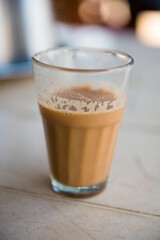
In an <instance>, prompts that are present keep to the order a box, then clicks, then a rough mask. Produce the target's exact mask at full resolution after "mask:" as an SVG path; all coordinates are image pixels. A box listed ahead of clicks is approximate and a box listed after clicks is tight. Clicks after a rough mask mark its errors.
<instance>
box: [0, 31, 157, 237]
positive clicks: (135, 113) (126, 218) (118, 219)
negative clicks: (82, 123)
mask: <svg viewBox="0 0 160 240" xmlns="http://www.w3.org/2000/svg"><path fill="white" fill-rule="evenodd" d="M117 48H119V49H120V50H123V51H126V52H128V53H130V54H131V55H132V56H133V57H134V58H135V60H136V64H135V69H134V72H133V77H132V82H131V84H130V91H129V96H128V102H127V106H126V110H125V114H124V117H123V120H122V123H121V126H120V131H119V135H118V139H117V144H116V149H115V154H114V159H113V163H112V167H111V171H110V177H109V182H108V186H107V188H106V190H105V191H104V192H103V193H101V194H100V195H97V196H95V197H92V198H88V199H83V200H81V199H69V198H65V197H61V196H59V195H57V194H55V193H54V192H53V191H52V190H51V187H50V182H49V177H48V163H47V157H46V150H45V142H44V136H43V129H42V124H41V119H40V115H39V112H38V107H37V103H36V91H35V86H34V82H33V80H32V79H26V80H13V81H5V82H4V81H3V82H1V83H0V240H9V239H12V240H19V239H24V240H25V239H33V240H34V239H40V240H41V239H47V240H50V239H61V240H62V239H65V240H66V239H67V240H68V239H77V240H78V239H96V240H101V239H103V240H104V239H105V240H110V239H137V240H138V239H140V240H141V239H152V240H159V239H160V49H159V50H157V49H152V48H148V47H145V46H143V45H141V44H140V43H138V41H137V40H136V39H135V37H134V36H133V34H127V35H122V36H118V41H117Z"/></svg>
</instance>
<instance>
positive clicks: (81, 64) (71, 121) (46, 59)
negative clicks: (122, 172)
mask: <svg viewBox="0 0 160 240" xmlns="http://www.w3.org/2000/svg"><path fill="white" fill-rule="evenodd" d="M32 62H33V72H34V79H35V82H36V85H37V89H38V104H39V109H40V113H41V116H42V120H43V126H44V132H45V137H46V145H47V150H48V159H49V166H50V178H51V184H52V188H53V190H54V191H55V192H59V193H63V194H67V195H70V196H76V197H85V196H86V197H87V196H90V195H93V194H96V193H98V192H100V191H102V190H103V189H104V187H105V185H106V182H107V178H108V174H109V169H110V165H111V161H112V155H113V152H114V146H115V141H116V136H117V132H118V128H119V123H120V120H121V118H122V115H123V111H124V107H125V102H126V97H127V92H128V83H129V79H130V73H131V69H132V66H133V63H134V60H133V58H132V57H131V56H129V55H128V54H126V53H123V52H120V51H111V50H100V49H90V48H59V49H49V50H46V51H43V52H40V53H37V54H35V55H34V56H33V58H32Z"/></svg>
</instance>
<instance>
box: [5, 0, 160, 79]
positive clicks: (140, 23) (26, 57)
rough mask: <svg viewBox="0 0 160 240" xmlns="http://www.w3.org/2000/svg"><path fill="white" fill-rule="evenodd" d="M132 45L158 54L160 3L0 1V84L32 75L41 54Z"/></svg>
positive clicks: (127, 0)
mask: <svg viewBox="0 0 160 240" xmlns="http://www.w3.org/2000/svg"><path fill="white" fill-rule="evenodd" d="M131 42H132V44H131ZM136 43H138V44H140V45H144V47H148V48H156V49H159V48H160V0H14V1H13V0H0V44H1V51H0V79H7V78H17V77H22V76H24V77H25V76H28V75H31V61H30V58H31V56H32V55H33V54H34V53H35V52H37V51H41V50H43V49H45V48H49V47H57V46H85V47H98V48H108V49H119V50H123V51H128V53H130V54H133V51H132V49H134V47H136V46H135V44H136ZM128 44H129V47H127V46H128ZM133 57H134V56H133Z"/></svg>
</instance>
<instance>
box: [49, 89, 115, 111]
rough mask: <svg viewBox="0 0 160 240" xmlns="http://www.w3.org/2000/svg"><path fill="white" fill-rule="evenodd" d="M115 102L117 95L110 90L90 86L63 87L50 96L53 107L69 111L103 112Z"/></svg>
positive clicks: (112, 106) (111, 107)
mask: <svg viewBox="0 0 160 240" xmlns="http://www.w3.org/2000/svg"><path fill="white" fill-rule="evenodd" d="M116 103H117V97H116V95H114V94H113V93H112V92H110V91H107V90H104V89H102V88H100V89H91V87H90V86H80V87H72V88H68V89H63V90H60V91H58V92H55V93H54V94H52V96H51V104H52V107H53V108H55V109H57V110H66V111H71V112H77V111H78V112H103V111H108V110H111V109H113V108H114V107H115V106H116Z"/></svg>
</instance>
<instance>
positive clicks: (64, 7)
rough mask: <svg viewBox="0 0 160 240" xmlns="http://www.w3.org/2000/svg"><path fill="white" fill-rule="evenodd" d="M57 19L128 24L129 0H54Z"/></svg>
mask: <svg viewBox="0 0 160 240" xmlns="http://www.w3.org/2000/svg"><path fill="white" fill-rule="evenodd" d="M52 2H53V6H54V11H55V16H56V20H57V21H61V22H65V23H89V24H106V25H108V26H110V27H112V28H122V27H124V26H126V25H127V24H128V23H129V21H130V18H131V12H130V5H129V3H128V0H52Z"/></svg>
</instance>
